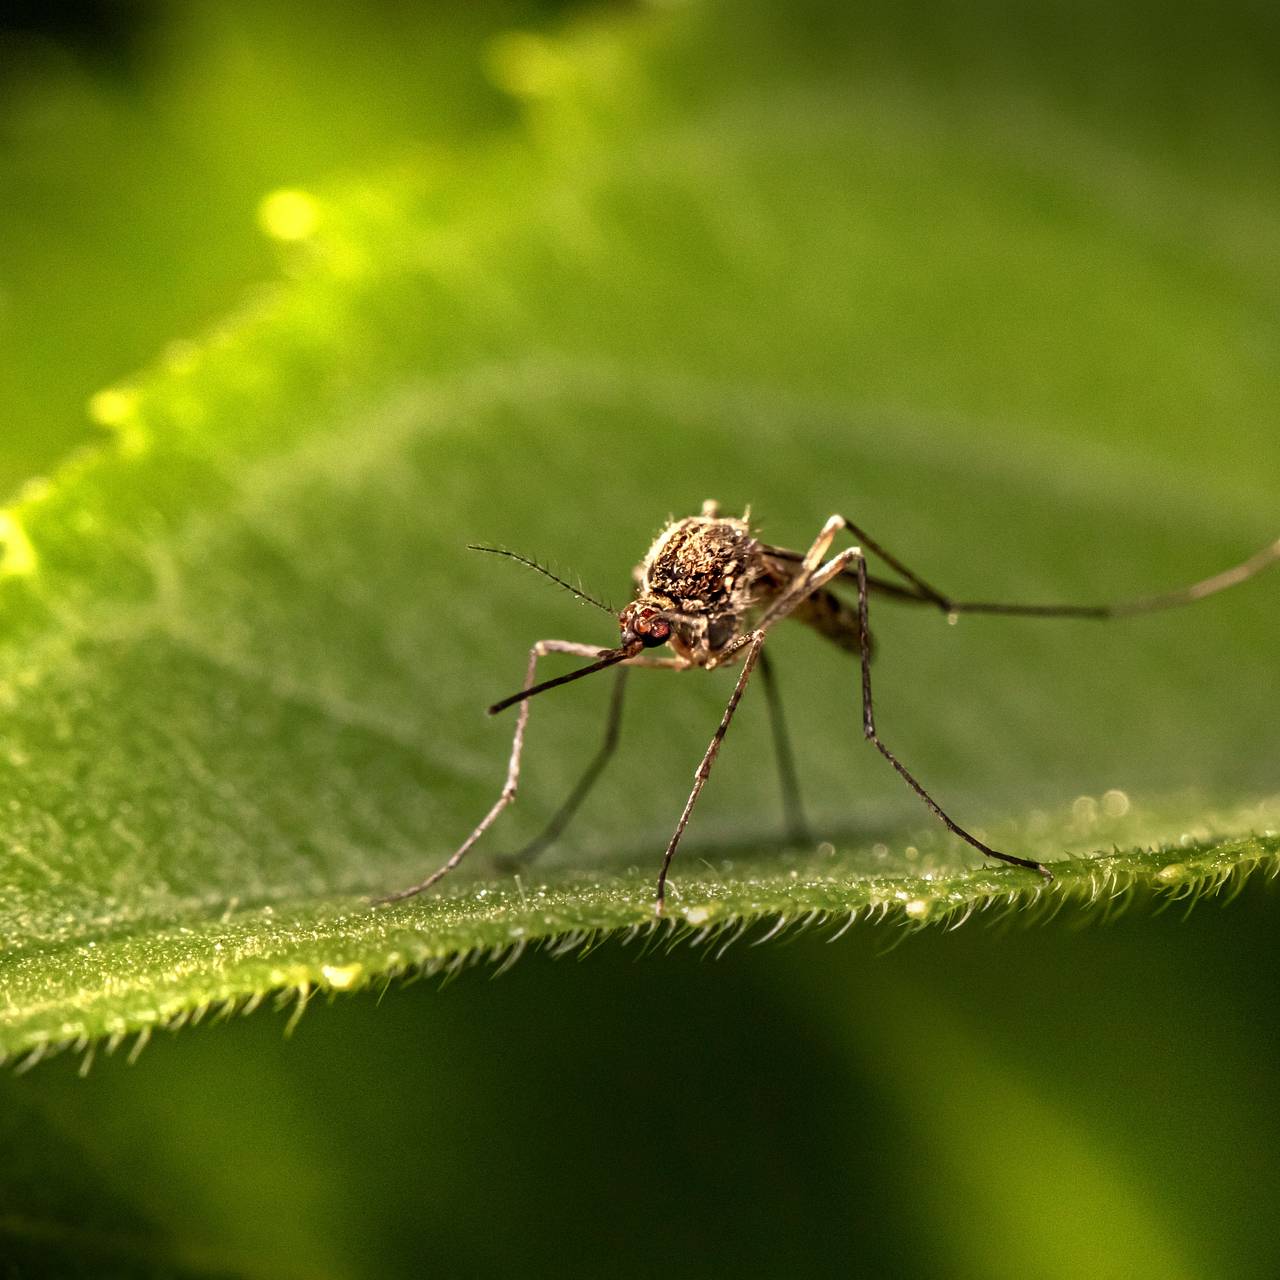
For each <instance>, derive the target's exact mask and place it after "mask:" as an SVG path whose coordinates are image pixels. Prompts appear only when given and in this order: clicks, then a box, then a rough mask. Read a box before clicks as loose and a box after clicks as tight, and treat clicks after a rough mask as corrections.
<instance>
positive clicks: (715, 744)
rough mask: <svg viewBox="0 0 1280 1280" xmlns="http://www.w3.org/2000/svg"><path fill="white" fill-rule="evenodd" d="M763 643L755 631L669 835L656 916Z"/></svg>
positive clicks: (761, 632) (660, 911) (659, 874)
mask: <svg viewBox="0 0 1280 1280" xmlns="http://www.w3.org/2000/svg"><path fill="white" fill-rule="evenodd" d="M763 644H764V632H763V631H756V632H755V633H754V634H753V635H752V637H751V641H750V643H749V644H748V645H747V655H746V657H745V658H743V660H742V671H741V672H740V673H739V675H738V683H737V684H736V685H734V686H733V692H732V693H731V694H730V695H729V702H728V705H727V706H726V707H725V709H724V715H723V716H721V718H720V727H719V728H718V729H717V730H716V731H715V735H714V736H713V737H712V739H711V742H710V744H709V745H708V747H707V750H706V754H705V755H704V756H703V757H702V763H701V764H700V765H699V766H698V768H697V772H696V773H694V775H693V790H692V791H690V792H689V798H688V800H686V801H685V803H684V812H683V813H682V814H681V815H680V821H679V822H677V823H676V829H675V831H674V832H673V833H672V835H671V841H670V843H669V844H668V845H667V852H666V854H665V855H664V856H663V859H662V870H661V871H660V872H659V873H658V894H657V898H656V900H655V901H654V904H653V909H654V911H655V912H656V913H657V914H658V915H661V914H662V909H663V904H664V903H665V902H666V897H667V872H668V870H669V869H670V867H671V859H672V858H673V857H674V856H675V852H676V845H678V844H679V843H680V837H681V836H682V835H684V829H685V827H687V826H688V825H689V815H690V814H691V813H692V812H693V806H694V805H695V804H696V803H697V800H698V795H699V793H700V792H701V791H702V788H703V784H704V783H705V782H706V780H707V778H708V777H709V776H710V774H711V766H712V765H713V764H714V763H715V760H716V756H717V755H718V754H719V751H720V744H721V743H722V742H723V741H724V735H725V734H726V733H727V732H728V731H729V722H730V721H731V720H732V719H733V713H734V712H735V711H736V710H737V709H738V703H739V702H741V701H742V691H743V690H744V689H745V688H746V687H747V680H748V679H750V676H751V670H752V668H753V667H754V666H755V665H756V659H757V658H758V657H759V656H760V647H761V645H763Z"/></svg>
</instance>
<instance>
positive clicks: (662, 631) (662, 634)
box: [636, 617, 671, 648]
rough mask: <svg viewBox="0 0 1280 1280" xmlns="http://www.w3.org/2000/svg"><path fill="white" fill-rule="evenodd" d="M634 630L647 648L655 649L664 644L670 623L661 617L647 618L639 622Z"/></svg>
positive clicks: (669, 630)
mask: <svg viewBox="0 0 1280 1280" xmlns="http://www.w3.org/2000/svg"><path fill="white" fill-rule="evenodd" d="M636 630H637V631H638V632H639V633H640V638H641V639H642V640H643V641H644V642H645V644H646V645H647V646H649V647H650V648H657V646H658V645H660V644H666V642H667V639H668V638H669V637H670V635H671V623H669V622H668V621H667V620H666V618H663V617H648V618H644V619H642V620H641V621H640V623H639V624H638V625H637V627H636Z"/></svg>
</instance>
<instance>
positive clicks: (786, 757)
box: [378, 502, 1280, 914]
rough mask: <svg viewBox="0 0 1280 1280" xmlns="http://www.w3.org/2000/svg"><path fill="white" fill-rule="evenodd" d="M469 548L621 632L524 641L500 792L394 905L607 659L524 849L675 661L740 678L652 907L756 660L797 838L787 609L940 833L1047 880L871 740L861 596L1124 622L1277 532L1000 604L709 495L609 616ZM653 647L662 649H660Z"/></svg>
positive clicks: (554, 825) (539, 845)
mask: <svg viewBox="0 0 1280 1280" xmlns="http://www.w3.org/2000/svg"><path fill="white" fill-rule="evenodd" d="M842 533H845V534H848V535H850V536H851V537H852V538H853V539H855V540H856V542H857V544H858V545H856V546H851V547H846V548H845V549H844V550H842V551H838V552H836V553H835V554H834V555H832V554H831V551H832V547H833V545H834V543H835V540H836V538H837V537H838V536H839V535H840V534H842ZM474 549H475V550H479V551H486V552H490V553H493V554H496V555H503V556H507V557H509V558H511V559H513V560H517V561H519V562H520V563H522V564H525V565H528V566H529V567H531V568H533V569H536V570H537V571H538V572H539V573H541V574H543V575H545V576H546V577H548V578H550V579H552V580H553V581H555V582H557V583H559V584H560V586H562V587H564V588H565V589H566V590H568V591H570V592H572V593H573V594H574V595H575V596H577V597H578V598H579V599H580V600H583V601H585V602H587V603H588V604H591V605H594V606H595V607H596V608H598V609H601V610H603V611H604V612H605V613H609V614H611V615H613V616H614V617H615V618H616V619H617V624H618V627H619V641H618V644H617V645H615V646H613V647H611V648H606V647H601V646H598V645H590V644H579V643H575V642H572V641H567V640H539V641H538V642H537V643H536V644H535V645H534V646H533V647H532V648H531V649H530V650H529V659H528V663H527V666H526V669H525V679H524V684H523V685H522V687H521V688H520V690H519V692H517V693H514V694H512V695H511V696H510V697H507V698H503V699H502V700H501V701H499V702H495V703H494V704H493V705H492V706H491V707H490V708H489V714H490V715H497V714H498V713H499V712H502V711H505V710H507V709H508V708H510V707H516V708H518V710H517V712H516V725H515V732H514V734H513V736H512V741H511V755H510V758H509V761H508V764H507V778H506V782H505V784H504V785H503V788H502V791H501V793H500V794H499V796H498V799H497V800H496V801H495V802H494V803H493V805H492V807H491V808H490V809H489V811H488V812H487V813H486V814H485V815H484V817H483V818H481V820H480V822H479V823H478V824H477V825H476V827H475V829H474V830H473V831H472V832H471V834H470V835H469V836H468V837H467V838H466V839H465V840H464V841H463V842H462V844H460V845H459V846H458V848H457V849H455V850H454V852H453V853H452V854H451V855H450V857H449V858H448V859H447V860H446V861H445V862H444V863H443V864H442V865H441V866H439V867H438V868H437V869H436V870H434V871H433V872H431V874H430V875H428V876H427V877H426V878H425V879H423V880H421V881H419V882H418V883H417V884H414V885H410V886H409V887H408V888H407V889H402V890H400V891H399V892H397V893H392V894H388V895H387V896H386V897H384V898H381V899H379V900H378V901H379V902H380V903H387V902H395V901H399V900H400V899H403V898H409V897H412V896H414V895H415V894H418V893H422V892H423V891H424V890H427V889H430V888H431V887H432V886H433V885H435V884H436V883H437V882H438V881H439V880H441V879H442V878H443V877H444V876H446V875H447V874H448V873H449V872H450V871H452V870H454V868H455V867H457V866H458V864H459V863H461V862H462V860H463V859H464V858H465V857H466V856H467V854H468V853H469V852H470V851H471V849H472V848H473V847H474V846H475V844H476V842H477V841H478V840H479V839H480V837H481V836H483V835H484V833H485V832H486V831H487V830H488V829H489V828H490V827H491V826H492V825H493V823H494V822H495V820H496V819H497V818H498V815H499V814H500V813H502V811H503V810H504V809H505V808H506V807H507V806H508V805H509V804H510V803H511V802H512V801H513V800H514V799H515V797H516V791H517V788H518V786H519V780H520V760H521V755H522V753H523V750H524V736H525V728H526V726H527V724H528V720H529V700H530V699H531V698H533V697H535V696H537V695H538V694H542V693H545V692H547V691H548V690H549V689H555V688H558V687H559V686H561V685H564V684H569V683H570V682H572V681H574V680H580V679H582V678H583V677H585V676H589V675H594V674H595V673H596V672H598V671H604V670H607V669H608V668H611V667H613V668H616V674H615V677H614V679H615V683H614V691H613V697H612V699H611V701H610V707H609V716H608V722H607V725H606V730H605V737H604V741H603V743H602V745H601V747H600V749H599V751H598V752H597V754H596V756H595V758H594V759H593V760H592V761H591V763H590V765H589V766H588V768H587V771H586V772H585V773H584V775H583V776H582V778H581V780H580V781H579V782H578V784H577V786H575V787H574V789H573V791H572V793H571V794H570V795H569V797H568V799H567V800H566V801H565V802H564V803H563V804H562V805H561V806H560V808H559V809H558V810H557V811H556V813H555V815H554V816H553V817H552V819H551V821H550V823H549V824H548V826H547V828H546V830H545V831H544V832H543V833H542V835H540V836H539V837H538V838H537V839H536V840H534V841H533V842H532V843H531V844H530V845H528V846H527V847H526V848H525V849H524V850H523V851H522V855H520V856H524V857H531V856H533V855H534V854H536V853H538V852H540V851H541V850H542V849H543V848H545V847H546V846H547V845H548V844H550V843H551V842H552V841H553V840H555V839H556V838H557V837H558V836H559V835H560V833H561V832H562V831H563V830H564V828H565V826H566V825H567V824H568V822H569V820H570V819H571V818H572V817H573V815H574V813H575V812H576V811H577V809H578V807H579V806H580V805H581V804H582V802H583V800H584V799H585V798H586V795H587V793H588V791H589V790H590V789H591V787H592V785H593V784H594V783H595V781H596V779H597V778H598V777H599V775H600V773H601V771H602V770H603V768H604V766H605V764H606V763H607V762H608V760H609V758H610V756H611V755H612V754H613V751H614V749H615V747H616V746H617V742H618V737H619V730H620V727H621V720H622V707H623V696H624V693H625V689H626V679H627V673H628V671H629V670H631V669H632V668H634V667H645V668H650V669H659V670H668V671H682V670H691V669H694V668H701V669H703V670H711V669H713V668H716V667H721V666H725V665H726V664H731V663H740V664H741V668H740V670H739V673H738V679H737V683H736V684H735V685H734V688H733V692H732V693H731V694H730V695H729V701H728V703H727V705H726V706H725V709H724V714H723V715H722V716H721V718H720V723H719V725H718V726H717V728H716V731H715V733H714V734H713V735H712V738H711V741H710V743H709V744H708V746H707V749H706V751H705V752H704V754H703V756H702V761H701V763H700V764H699V765H698V768H697V770H696V771H695V773H694V781H693V789H692V790H691V791H690V792H689V797H688V799H687V800H686V801H685V805H684V809H683V811H682V812H681V814H680V818H679V820H678V821H677V823H676V826H675V830H674V831H673V832H672V835H671V839H670V841H669V842H668V843H667V847H666V851H665V853H664V854H663V858H662V865H661V870H660V871H659V873H658V883H657V893H656V896H655V899H654V907H655V910H656V911H657V912H658V913H659V914H661V913H662V911H663V904H664V902H665V900H666V889H667V876H668V873H669V871H670V869H671V860H672V858H673V857H674V856H675V852H676V848H677V847H678V845H679V844H680V840H681V838H682V837H683V835H684V832H685V828H686V827H687V826H688V824H689V819H690V816H691V815H692V813H693V809H694V806H695V804H696V803H697V801H698V797H699V795H700V794H701V792H702V788H703V786H704V785H705V783H706V781H707V778H708V777H709V776H710V773H711V768H712V766H713V765H714V763H715V759H716V756H717V754H718V753H719V750H720V744H721V743H722V742H723V741H724V737H725V734H726V733H727V732H728V729H729V725H730V723H731V722H732V720H733V716H734V713H735V712H736V711H737V709H738V704H739V702H740V701H741V699H742V695H743V692H744V691H745V689H746V687H747V683H748V681H749V680H750V679H751V676H752V673H753V672H754V671H755V670H756V668H757V666H758V667H759V669H760V672H761V674H762V677H763V678H764V681H765V691H766V695H767V701H768V704H769V714H770V721H771V724H772V727H773V733H774V742H775V747H776V751H777V757H778V766H779V771H780V773H781V776H782V783H783V796H784V801H785V808H786V818H787V828H788V833H789V834H790V835H791V837H793V838H795V839H799V838H802V837H803V836H804V833H805V826H804V820H803V818H802V817H801V811H800V805H799V790H798V786H797V783H796V772H795V765H794V762H793V758H792V754H791V747H790V742H789V739H788V737H787V733H786V725H785V722H784V719H783V714H782V702H781V699H780V697H779V695H778V691H777V686H776V683H775V677H774V675H773V672H772V668H771V667H770V665H769V662H768V658H767V656H766V654H765V648H764V646H765V640H766V638H767V637H768V635H769V632H770V631H771V630H772V629H773V627H774V626H776V625H777V624H778V623H779V622H782V621H784V620H785V619H787V618H794V619H796V620H797V621H800V622H804V623H806V624H807V625H809V626H810V627H812V628H814V629H815V630H816V631H817V632H818V633H819V634H821V635H822V636H824V637H826V638H827V639H828V640H830V641H832V642H833V643H834V644H836V645H838V646H839V647H840V648H841V649H844V650H846V651H848V652H850V653H853V654H855V655H856V656H857V658H858V661H859V664H860V666H861V673H862V733H863V736H864V737H865V738H866V739H867V740H868V741H869V742H870V743H871V744H872V745H873V746H874V747H875V748H876V750H877V751H879V752H880V754H881V755H882V756H883V757H884V758H885V759H886V760H887V761H888V762H889V764H890V765H892V766H893V768H894V769H895V770H896V771H897V773H898V774H899V775H900V776H901V777H902V779H903V780H904V781H905V782H906V784H907V785H908V786H909V787H910V788H911V789H912V790H913V791H914V792H915V793H916V794H917V795H918V796H919V797H920V799H921V800H922V801H923V802H924V803H925V805H926V806H928V808H929V809H930V810H931V811H932V813H933V814H934V816H935V817H936V818H937V819H938V820H939V821H940V822H942V824H943V825H944V826H945V827H947V829H948V830H949V831H951V832H952V833H953V834H954V835H957V836H959V837H960V839H961V840H964V841H965V842H967V843H968V844H970V845H972V846H973V847H974V848H975V849H977V850H978V851H979V852H981V853H983V854H985V855H986V856H987V857H989V858H996V859H998V860H999V861H1001V862H1005V863H1008V864H1010V865H1011V866H1015V867H1021V868H1023V869H1025V870H1027V871H1029V872H1033V873H1035V874H1037V875H1039V876H1041V877H1042V878H1043V879H1044V880H1045V881H1046V882H1052V880H1053V873H1052V872H1051V871H1050V870H1049V868H1048V867H1047V866H1045V865H1044V864H1043V863H1042V862H1037V861H1035V860H1033V859H1031V858H1023V857H1018V856H1017V855H1015V854H1012V853H1003V852H1001V851H1000V850H998V849H993V848H991V847H990V846H989V845H987V844H985V843H984V842H983V841H982V840H980V839H978V837H977V836H975V835H974V834H973V833H972V832H970V831H967V830H966V829H965V828H964V827H962V826H961V825H960V824H959V823H958V822H956V821H955V820H954V819H953V818H952V817H951V816H950V814H948V813H947V812H946V810H944V809H943V808H942V806H941V805H940V804H938V802H937V801H936V800H935V799H934V798H933V796H932V795H930V793H929V792H928V791H927V790H925V788H924V786H923V784H922V783H921V782H920V781H919V780H918V779H917V778H916V777H915V775H914V774H913V773H911V772H910V771H909V770H908V769H907V767H906V766H905V765H904V764H903V763H902V761H901V760H899V759H898V757H897V756H896V755H895V754H894V753H893V752H892V751H891V750H890V749H889V748H888V747H887V746H886V745H885V743H884V741H883V740H882V739H881V737H880V734H879V731H878V729H877V727H876V720H875V713H874V708H873V703H872V696H871V658H872V643H871V631H870V625H869V620H868V615H869V599H870V597H871V596H872V595H873V594H878V595H882V596H885V597H886V598H888V599H893V600H898V601H902V602H906V603H911V604H923V605H932V606H934V607H935V608H937V609H940V610H941V611H942V612H943V613H944V614H946V615H947V617H948V618H951V619H955V618H957V617H959V616H960V615H961V614H965V613H986V614H1000V615H1004V616H1016V617H1034V618H1091V619H1099V620H1101V619H1111V618H1125V617H1133V616H1135V615H1137V614H1142V613H1153V612H1157V611H1159V610H1162V609H1173V608H1177V607H1179V606H1182V605H1186V604H1191V603H1192V602H1194V601H1196V600H1200V599H1203V598H1204V597H1206V596H1210V595H1214V594H1216V593H1217V592H1219V591H1224V590H1226V589H1227V588H1229V587H1234V586H1236V585H1238V584H1239V583H1241V582H1244V581H1246V580H1247V579H1249V578H1252V577H1253V576H1255V575H1256V574H1258V573H1260V572H1261V571H1262V570H1263V569H1265V568H1267V567H1268V566H1270V565H1272V564H1274V563H1276V561H1278V560H1280V539H1277V540H1276V541H1275V542H1273V543H1271V544H1270V545H1268V546H1266V547H1263V548H1262V549H1261V550H1260V551H1258V552H1256V553H1255V554H1254V555H1252V556H1250V557H1249V558H1248V559H1247V560H1244V561H1242V562H1241V563H1239V564H1237V565H1235V566H1233V567H1232V568H1230V569H1227V570H1224V571H1223V572H1222V573H1218V574H1215V575H1214V576H1213V577H1210V578H1205V579H1204V580H1202V581H1200V582H1196V583H1193V584H1192V585H1191V586H1188V587H1183V588H1180V589H1179V590H1176V591H1169V592H1165V593H1163V594H1159V595H1150V596H1143V597H1139V598H1137V599H1133V600H1126V601H1121V602H1119V603H1116V604H1103V605H1071V604H1010V603H1003V602H998V601H966V600H956V599H953V598H952V597H951V596H948V595H946V594H944V593H943V592H941V591H939V590H937V589H936V588H935V587H932V586H930V585H929V583H928V582H926V581H925V580H924V579H923V578H922V577H920V575H919V574H917V573H915V572H914V571H913V570H911V569H909V568H907V566H906V565H905V564H903V563H902V561H901V560H899V559H898V558H897V557H896V556H894V555H893V554H892V553H891V552H889V551H888V550H886V549H885V548H884V547H883V546H882V545H881V544H880V543H878V542H876V541H875V540H874V539H872V538H871V537H870V536H869V535H868V534H867V533H866V532H864V531H863V530H862V529H860V528H859V527H858V526H857V525H856V524H854V523H853V521H851V520H848V519H846V518H845V517H844V516H841V515H833V516H832V517H831V518H830V519H829V520H827V522H826V523H825V524H824V525H823V526H822V530H821V532H820V533H819V534H818V536H817V537H816V538H815V539H814V540H813V543H812V545H811V546H810V547H809V549H808V550H807V551H805V552H799V551H790V550H787V549H786V548H784V547H776V546H771V545H769V544H768V543H765V542H762V541H760V540H759V539H758V538H757V537H756V536H755V535H754V534H753V532H752V529H751V523H750V514H749V512H748V513H746V514H744V515H743V516H742V517H740V518H739V517H733V516H725V515H722V514H721V513H720V508H719V505H718V504H717V503H715V502H705V503H703V506H702V511H701V514H699V515H696V516H687V517H685V518H684V519H680V520H671V521H670V522H669V523H668V524H667V525H666V527H665V528H664V529H663V530H662V531H661V533H659V534H658V536H657V538H656V539H655V540H654V543H653V545H652V546H651V547H650V548H649V552H648V554H647V555H646V556H645V558H644V560H643V562H642V563H641V564H640V565H639V566H637V568H636V570H635V582H636V591H635V596H634V598H633V599H632V600H631V601H630V603H628V604H627V605H625V606H624V607H623V608H622V609H621V610H620V611H619V612H617V613H616V614H615V613H614V611H613V610H612V609H610V608H609V607H608V606H607V605H605V604H603V603H601V602H600V601H599V600H596V599H595V598H594V597H592V596H590V595H588V594H587V593H586V592H585V591H582V590H581V589H580V588H578V587H575V586H573V585H572V584H571V583H569V582H567V581H565V579H563V578H560V577H558V576H557V575H556V574H554V573H552V572H551V571H550V570H549V569H547V568H545V567H543V566H542V565H540V564H538V563H536V562H535V561H533V560H529V559H527V558H525V557H524V556H521V555H517V554H516V553H515V552H512V551H507V550H504V549H502V548H496V547H475V548H474ZM868 555H872V556H875V557H876V558H877V560H879V561H880V562H881V563H882V564H883V565H884V566H885V567H886V568H887V569H888V571H889V572H890V573H891V574H892V575H893V577H880V576H877V575H874V574H872V573H870V572H869V570H868V568H867V557H868ZM846 586H851V587H852V588H853V590H854V593H855V598H854V600H853V601H852V602H850V601H849V600H847V599H845V598H844V597H843V596H841V595H840V594H839V590H840V589H841V588H844V587H846ZM657 650H665V652H662V653H659V652H656V651H657ZM548 654H568V655H571V656H574V657H579V658H587V659H590V661H588V662H587V663H586V665H584V666H580V667H577V668H576V669H574V670H572V671H569V672H567V673H566V674H564V675H559V676H555V677H552V678H550V679H546V680H542V681H537V680H536V676H537V669H538V662H539V660H540V659H542V658H544V657H546V656H547V655H548Z"/></svg>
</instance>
